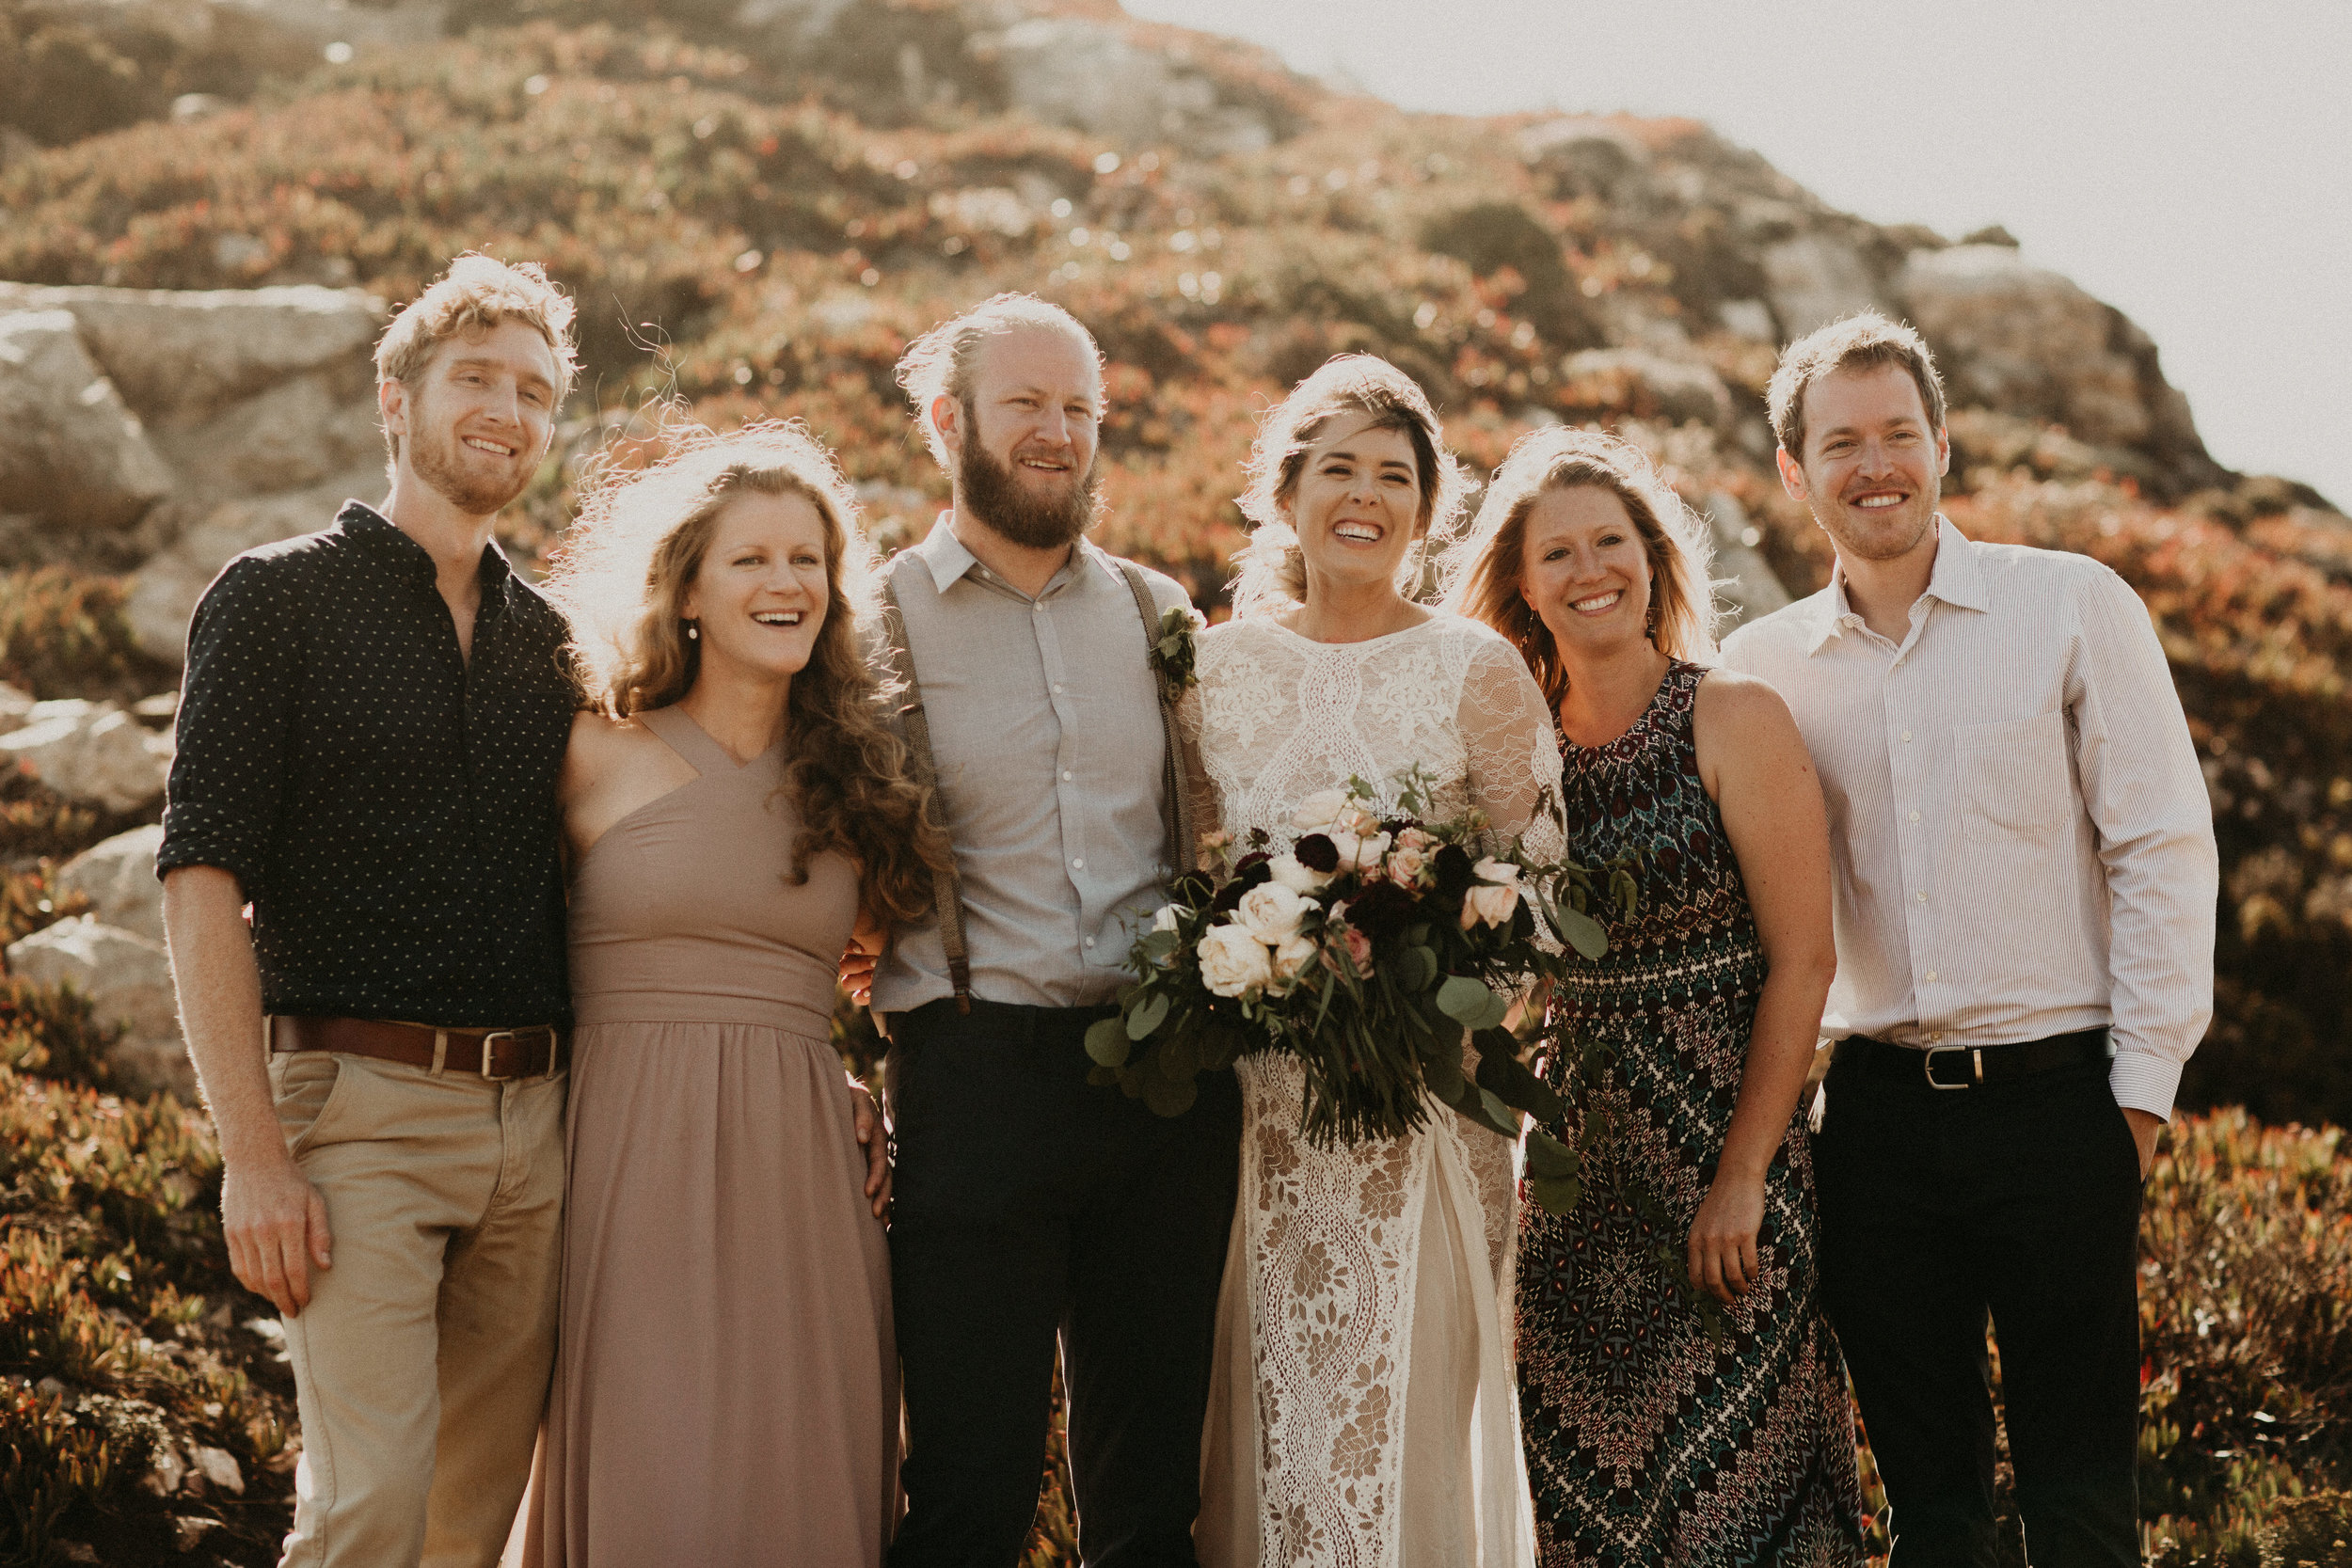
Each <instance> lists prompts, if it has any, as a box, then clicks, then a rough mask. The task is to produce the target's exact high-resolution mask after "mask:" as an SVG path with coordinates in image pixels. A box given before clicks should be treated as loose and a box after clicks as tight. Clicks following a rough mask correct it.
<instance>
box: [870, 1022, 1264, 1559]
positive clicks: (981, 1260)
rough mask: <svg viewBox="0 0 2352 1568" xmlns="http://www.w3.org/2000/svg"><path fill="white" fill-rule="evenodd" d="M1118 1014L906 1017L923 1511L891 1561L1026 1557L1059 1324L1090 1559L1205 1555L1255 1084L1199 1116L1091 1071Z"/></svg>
mask: <svg viewBox="0 0 2352 1568" xmlns="http://www.w3.org/2000/svg"><path fill="white" fill-rule="evenodd" d="M1113 1011H1115V1009H1112V1008H1107V1007H1085V1008H1049V1007H1015V1006H1003V1005H994V1004H989V1003H985V1002H977V1001H976V1002H975V1003H973V1005H972V1012H971V1014H970V1016H968V1017H965V1016H961V1015H959V1014H958V1013H957V1012H956V1011H955V1009H954V1007H953V1006H952V1005H950V1004H945V1003H935V1004H932V1005H931V1006H927V1007H922V1008H917V1009H916V1010H914V1012H911V1013H908V1014H905V1015H903V1016H902V1017H900V1018H899V1019H898V1021H897V1022H896V1025H895V1028H894V1034H895V1036H896V1039H897V1043H896V1045H895V1046H894V1048H893V1052H892V1057H891V1079H890V1090H891V1095H890V1098H891V1116H892V1121H893V1125H894V1128H895V1132H896V1135H897V1142H898V1173H897V1179H896V1195H895V1196H894V1198H893V1200H892V1220H891V1227H890V1261H891V1284H892V1290H893V1295H894V1303H893V1311H894V1315H895V1317H896V1321H897V1325H898V1354H899V1358H900V1362H901V1365H902V1369H903V1375H904V1380H905V1388H906V1409H907V1455H906V1463H905V1465H904V1467H903V1469H902V1471H901V1479H902V1481H903V1482H904V1485H905V1488H906V1495H907V1513H906V1518H905V1520H904V1522H903V1523H902V1524H901V1525H900V1526H899V1528H898V1539H897V1540H896V1542H895V1543H894V1544H892V1546H891V1549H890V1563H891V1568H946V1565H949V1564H954V1565H957V1568H1010V1565H1011V1564H1012V1563H1014V1562H1015V1561H1016V1560H1018V1558H1019V1556H1020V1552H1021V1547H1022V1544H1023V1542H1024V1541H1025V1539H1026V1538H1027V1535H1028V1531H1029V1526H1030V1523H1031V1521H1032V1519H1033V1518H1034V1516H1035V1513H1036V1511H1037V1497H1038V1485H1039V1480H1040V1477H1041V1474H1042V1473H1043V1468H1044V1459H1045V1448H1046V1438H1047V1425H1048V1422H1049V1419H1050V1417H1051V1411H1052V1381H1053V1365H1054V1347H1055V1339H1056V1337H1057V1335H1058V1336H1059V1338H1060V1342H1061V1350H1062V1366H1063V1378H1064V1386H1065V1388H1066V1390H1067V1392H1068V1395H1069V1402H1070V1462H1071V1471H1072V1480H1073V1486H1074V1490H1075V1494H1076V1496H1075V1497H1074V1499H1073V1500H1074V1502H1075V1503H1076V1506H1077V1513H1078V1544H1079V1551H1080V1554H1081V1555H1082V1556H1083V1558H1084V1559H1085V1560H1086V1562H1087V1563H1088V1564H1089V1568H1140V1565H1143V1564H1153V1565H1158V1564H1173V1565H1181V1568H1191V1565H1192V1564H1193V1563H1194V1562H1195V1558H1194V1556H1193V1546H1192V1526H1193V1520H1194V1517H1195V1516H1196V1515H1197V1514H1198V1513H1200V1428H1201V1422H1202V1419H1203V1418H1204V1416H1205V1415H1206V1412H1207V1406H1208V1393H1209V1359H1210V1353H1211V1349H1212V1344H1213V1340H1214V1337H1215V1333H1216V1300H1217V1289H1218V1285H1219V1283H1220V1281H1221V1279H1222V1277H1223V1275H1224V1269H1225V1246H1226V1240H1227V1237H1228V1235H1229V1233H1230V1231H1231V1227H1232V1219H1233V1201H1234V1196H1235V1194H1236V1192H1237V1190H1238V1187H1239V1184H1240V1173H1241V1092H1240V1086H1239V1085H1238V1084H1236V1083H1235V1081H1234V1078H1233V1075H1232V1073H1231V1072H1222V1073H1216V1074H1206V1073H1204V1074H1202V1076H1201V1079H1200V1099H1199V1101H1197V1102H1196V1103H1195V1104H1194V1105H1193V1107H1192V1108H1191V1109H1190V1110H1189V1111H1186V1112H1185V1113H1184V1115H1183V1116H1180V1117H1158V1116H1154V1115H1153V1114H1152V1112H1151V1111H1150V1110H1149V1109H1147V1108H1146V1107H1145V1106H1144V1105H1143V1104H1142V1102H1141V1101H1133V1100H1129V1099H1128V1098H1126V1096H1124V1095H1123V1094H1121V1093H1120V1091H1119V1090H1118V1089H1117V1088H1115V1087H1112V1088H1103V1087H1097V1086H1095V1085H1089V1083H1088V1082H1087V1081H1086V1075H1087V1070H1088V1068H1089V1065H1090V1064H1089V1061H1088V1059H1087V1054H1086V1048H1085V1044H1084V1036H1085V1034H1086V1030H1087V1026H1088V1025H1089V1024H1090V1023H1092V1022H1095V1021H1096V1020H1097V1019H1100V1018H1104V1017H1106V1016H1108V1015H1109V1014H1111V1013H1112V1012H1113Z"/></svg>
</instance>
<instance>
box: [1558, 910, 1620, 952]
mask: <svg viewBox="0 0 2352 1568" xmlns="http://www.w3.org/2000/svg"><path fill="white" fill-rule="evenodd" d="M1560 934H1561V935H1562V936H1564V937H1565V938H1567V939H1568V945H1569V946H1570V947H1573V948H1575V949H1576V950H1577V951H1578V952H1579V953H1581V954H1582V955H1583V956H1584V957H1585V958H1599V957H1600V956H1601V955H1602V954H1603V953H1606V952H1607V951H1609V933H1608V932H1607V931H1604V930H1603V929H1601V925H1600V922H1599V921H1597V920H1595V919H1594V918H1593V917H1592V916H1591V915H1589V914H1586V913H1584V912H1583V911H1581V910H1562V911H1560Z"/></svg>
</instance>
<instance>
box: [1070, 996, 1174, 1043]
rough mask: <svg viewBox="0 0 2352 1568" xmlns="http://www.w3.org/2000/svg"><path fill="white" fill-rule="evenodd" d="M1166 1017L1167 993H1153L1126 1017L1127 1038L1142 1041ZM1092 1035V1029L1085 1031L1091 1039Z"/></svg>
mask: <svg viewBox="0 0 2352 1568" xmlns="http://www.w3.org/2000/svg"><path fill="white" fill-rule="evenodd" d="M1167 1017H1168V993H1167V992H1166V991H1154V992H1153V993H1152V995H1150V996H1147V997H1145V998H1144V999H1143V1003H1142V1005H1141V1006H1138V1007H1136V1010H1135V1011H1134V1012H1131V1013H1129V1014H1128V1015H1127V1037H1128V1038H1129V1039H1131V1040H1139V1039H1142V1038H1143V1037H1145V1036H1147V1035H1149V1034H1151V1032H1152V1030H1154V1029H1157V1028H1158V1027H1159V1026H1160V1021H1161V1020H1163V1019H1165V1018H1167ZM1093 1033H1094V1031H1093V1030H1092V1029H1089V1030H1088V1031H1087V1034H1088V1036H1089V1037H1092V1036H1093Z"/></svg>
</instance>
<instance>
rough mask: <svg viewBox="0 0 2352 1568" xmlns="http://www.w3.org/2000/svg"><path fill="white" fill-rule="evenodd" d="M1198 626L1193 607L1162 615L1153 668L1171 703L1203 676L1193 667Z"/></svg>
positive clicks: (1182, 606) (1154, 645) (1177, 607)
mask: <svg viewBox="0 0 2352 1568" xmlns="http://www.w3.org/2000/svg"><path fill="white" fill-rule="evenodd" d="M1197 625H1198V623H1197V622H1196V621H1195V620H1194V618H1193V612H1192V610H1190V609H1188V608H1187V607H1185V606H1184V605H1177V606H1176V607H1174V608H1173V609H1171V610H1164V611H1162V612H1161V615H1160V635H1159V637H1158V639H1157V640H1156V641H1153V642H1152V670H1153V671H1154V672H1155V673H1157V674H1158V675H1159V677H1160V685H1161V687H1162V689H1164V690H1166V691H1167V693H1168V701H1169V702H1171V703H1172V702H1174V701H1176V700H1177V699H1178V698H1180V697H1182V696H1183V695H1184V688H1186V687H1188V686H1194V685H1198V684H1199V682H1200V676H1198V675H1196V674H1194V673H1193V670H1192V665H1193V656H1194V651H1195V650H1194V645H1193V632H1194V630H1195V629H1196V626H1197Z"/></svg>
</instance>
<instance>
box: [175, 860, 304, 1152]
mask: <svg viewBox="0 0 2352 1568" xmlns="http://www.w3.org/2000/svg"><path fill="white" fill-rule="evenodd" d="M243 909H244V895H243V894H242V893H241V892H240V891H239V889H238V887H237V882H236V879H235V878H233V877H231V876H230V875H229V873H227V872H225V871H221V870H217V869H215V868H214V867H211V866H186V867H183V868H181V869H179V870H175V871H173V872H172V873H171V874H170V876H169V877H167V879H165V882H164V930H165V934H166V936H167V939H168V940H169V942H170V948H171V977H172V983H173V985H174V986H175V987H176V988H177V989H178V991H179V995H180V1025H181V1028H182V1030H183V1032H184V1034H185V1035H186V1037H187V1042H188V1055H189V1057H190V1058H191V1059H192V1060H193V1061H194V1062H195V1064H196V1076H197V1081H198V1082H199V1084H200V1085H202V1087H203V1090H204V1100H205V1103H206V1104H207V1105H208V1106H209V1107H210V1108H211V1110H212V1113H213V1123H214V1125H215V1127H216V1128H218V1129H219V1132H220V1146H221V1157H222V1159H223V1160H224V1161H225V1162H226V1163H227V1164H230V1165H231V1166H232V1167H233V1166H237V1165H241V1164H246V1162H248V1161H251V1160H253V1159H256V1158H261V1159H267V1158H268V1157H269V1156H270V1155H271V1154H272V1153H276V1154H278V1155H279V1156H283V1154H284V1153H285V1146H284V1144H283V1142H282V1141H281V1138H282V1134H281V1133H280V1132H278V1112H277V1108H276V1106H275V1105H274V1104H273V1103H272V1101H271V1097H270V1088H269V1073H268V1070H267V1068H266V1065H265V1064H266V1057H265V1056H264V1054H263V1053H262V978H261V972H260V971H259V970H258V969H257V968H256V967H255V966H254V962H253V939H252V935H251V933H250V932H248V931H247V930H246V924H245V917H244V914H243Z"/></svg>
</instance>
